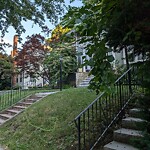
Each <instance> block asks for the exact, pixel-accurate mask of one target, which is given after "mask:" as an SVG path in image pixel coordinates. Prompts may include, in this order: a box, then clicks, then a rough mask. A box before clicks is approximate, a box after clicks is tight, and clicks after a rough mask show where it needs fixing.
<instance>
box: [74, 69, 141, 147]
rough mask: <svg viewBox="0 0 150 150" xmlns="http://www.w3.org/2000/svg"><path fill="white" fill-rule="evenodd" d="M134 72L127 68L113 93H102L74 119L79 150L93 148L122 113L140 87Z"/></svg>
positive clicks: (116, 83) (114, 87)
mask: <svg viewBox="0 0 150 150" xmlns="http://www.w3.org/2000/svg"><path fill="white" fill-rule="evenodd" d="M134 72H135V68H133V67H132V68H130V69H129V70H127V71H126V72H125V73H124V74H123V75H122V76H121V77H120V78H118V79H117V80H116V82H115V84H114V86H113V92H112V93H111V94H107V93H106V92H103V93H101V94H100V95H99V96H98V97H97V98H96V99H95V100H94V101H93V102H92V103H91V104H90V105H89V106H88V107H87V108H86V109H85V110H83V111H82V112H81V113H80V114H79V115H78V116H77V117H76V118H75V119H74V121H75V125H76V127H77V134H78V150H83V149H84V150H92V149H93V148H94V147H95V146H96V145H97V143H99V142H101V141H102V139H103V137H104V135H105V134H106V133H107V131H108V129H109V128H110V126H111V125H112V124H113V123H114V122H115V121H116V120H117V118H119V116H121V115H122V112H123V110H124V108H125V107H126V105H127V104H128V103H129V101H130V99H131V98H132V96H133V93H134V89H137V88H138V85H137V82H135V80H132V77H134V76H135V74H134Z"/></svg>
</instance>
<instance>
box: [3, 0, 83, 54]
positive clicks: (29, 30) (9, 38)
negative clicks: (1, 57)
mask: <svg viewBox="0 0 150 150" xmlns="http://www.w3.org/2000/svg"><path fill="white" fill-rule="evenodd" d="M65 2H66V4H67V5H71V6H81V5H82V3H81V1H80V0H75V1H74V2H73V3H71V4H70V0H65ZM46 25H47V26H48V27H49V28H50V29H54V27H55V26H54V25H52V24H51V23H50V22H48V21H46ZM23 26H24V27H25V29H26V32H25V33H22V35H21V38H22V39H23V41H22V43H23V42H24V41H25V39H26V37H27V36H28V35H29V36H30V35H32V34H38V33H41V28H40V27H39V26H38V25H34V26H33V23H32V22H31V21H27V22H23ZM15 34H16V32H15V30H14V29H13V28H12V27H10V28H9V30H8V33H6V35H5V37H4V41H5V42H7V43H10V44H11V45H12V43H13V37H14V35H15ZM18 47H21V44H18ZM11 50H12V48H7V49H6V52H7V54H10V52H11Z"/></svg>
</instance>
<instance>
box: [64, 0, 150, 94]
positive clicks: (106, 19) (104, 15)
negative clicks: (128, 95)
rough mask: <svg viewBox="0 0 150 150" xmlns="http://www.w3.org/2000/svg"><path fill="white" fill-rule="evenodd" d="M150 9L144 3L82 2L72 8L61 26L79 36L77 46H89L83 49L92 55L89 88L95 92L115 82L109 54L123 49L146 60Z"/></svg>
mask: <svg viewBox="0 0 150 150" xmlns="http://www.w3.org/2000/svg"><path fill="white" fill-rule="evenodd" d="M149 6H150V2H149V1H147V0H144V1H141V0H138V1H135V0H132V1H130V0H126V1H123V0H114V1H111V0H103V1H101V0H98V1H95V0H92V2H91V3H89V2H88V1H86V0H84V6H83V7H81V8H74V7H73V8H72V9H70V11H69V12H68V14H66V16H65V17H64V20H63V23H62V24H63V25H65V26H67V27H72V28H73V29H74V30H75V31H76V32H77V33H78V34H79V35H80V37H81V38H80V43H88V44H86V46H85V49H87V51H88V52H87V54H88V55H89V56H93V62H92V63H91V64H92V65H93V69H92V70H91V74H93V75H94V76H95V77H94V79H93V80H92V84H91V85H92V86H91V87H92V88H93V89H97V92H99V91H100V90H102V87H103V86H104V87H109V86H110V84H111V83H112V82H113V81H114V79H113V78H112V75H113V70H112V67H111V62H112V61H113V57H112V56H111V55H110V52H116V51H119V52H120V51H123V50H124V49H125V50H126V51H134V56H136V55H139V54H143V55H147V56H146V58H148V60H149V48H150V45H149V42H148V41H149V38H150V28H149V22H150V15H149V14H150V13H149ZM73 14H74V15H73ZM70 16H73V17H70ZM131 45H132V47H133V49H129V47H130V46H131ZM147 62H148V61H147Z"/></svg>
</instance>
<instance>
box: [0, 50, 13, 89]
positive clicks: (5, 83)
mask: <svg viewBox="0 0 150 150" xmlns="http://www.w3.org/2000/svg"><path fill="white" fill-rule="evenodd" d="M12 67H13V66H12V62H11V58H10V57H9V56H8V55H6V54H3V53H0V89H1V90H3V89H5V88H9V87H10V86H11V74H12V72H13V68H12Z"/></svg>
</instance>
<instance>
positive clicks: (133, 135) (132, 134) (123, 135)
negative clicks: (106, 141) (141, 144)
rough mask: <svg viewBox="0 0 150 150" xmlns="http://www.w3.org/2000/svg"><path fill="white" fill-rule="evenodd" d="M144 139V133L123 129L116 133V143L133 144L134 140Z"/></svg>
mask: <svg viewBox="0 0 150 150" xmlns="http://www.w3.org/2000/svg"><path fill="white" fill-rule="evenodd" d="M141 137H142V131H138V130H133V129H125V128H121V129H118V130H116V131H114V141H117V142H122V143H126V144H131V140H132V139H137V138H141Z"/></svg>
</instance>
